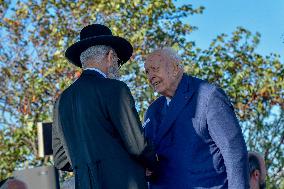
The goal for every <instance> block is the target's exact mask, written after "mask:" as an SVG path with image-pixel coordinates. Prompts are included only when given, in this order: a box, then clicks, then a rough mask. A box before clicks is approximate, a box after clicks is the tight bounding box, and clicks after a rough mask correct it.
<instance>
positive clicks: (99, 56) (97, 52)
mask: <svg viewBox="0 0 284 189" xmlns="http://www.w3.org/2000/svg"><path fill="white" fill-rule="evenodd" d="M110 50H113V52H114V53H116V52H115V51H114V49H113V48H112V47H110V46H106V45H95V46H92V47H89V48H88V49H86V50H85V51H83V52H82V53H81V55H80V61H81V63H82V67H83V68H84V67H87V66H88V65H87V62H88V60H90V59H93V60H94V61H95V62H97V63H100V62H101V61H102V60H103V58H104V57H105V56H106V54H107V53H108V52H109V51H110Z"/></svg>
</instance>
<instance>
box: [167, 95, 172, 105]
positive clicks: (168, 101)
mask: <svg viewBox="0 0 284 189" xmlns="http://www.w3.org/2000/svg"><path fill="white" fill-rule="evenodd" d="M166 100H167V106H168V105H169V104H170V102H171V100H172V99H171V98H169V97H166Z"/></svg>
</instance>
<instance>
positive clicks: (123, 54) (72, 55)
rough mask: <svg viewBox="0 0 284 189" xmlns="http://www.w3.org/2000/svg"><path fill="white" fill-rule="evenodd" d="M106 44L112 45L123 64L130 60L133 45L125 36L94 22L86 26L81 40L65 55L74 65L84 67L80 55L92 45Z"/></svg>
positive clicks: (81, 33) (82, 31)
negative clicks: (119, 35)
mask: <svg viewBox="0 0 284 189" xmlns="http://www.w3.org/2000/svg"><path fill="white" fill-rule="evenodd" d="M95 45H106V46H110V47H112V48H113V49H114V50H115V52H116V54H117V56H118V58H119V61H118V64H119V65H122V64H124V63H125V62H127V61H128V60H129V58H130V57H131V55H132V52H133V47H132V45H131V44H130V43H129V42H128V41H127V40H126V39H124V38H122V37H118V36H113V35H112V32H111V30H110V29H109V28H108V27H106V26H104V25H101V24H92V25H88V26H86V27H84V28H83V29H82V30H81V32H80V41H78V42H76V43H74V44H73V45H71V46H70V47H69V48H68V49H67V50H66V52H65V57H66V58H67V59H68V60H69V61H70V62H71V63H72V64H74V65H76V66H79V67H80V68H81V67H82V63H81V61H80V55H81V53H82V52H83V51H85V50H86V49H88V48H89V47H91V46H95Z"/></svg>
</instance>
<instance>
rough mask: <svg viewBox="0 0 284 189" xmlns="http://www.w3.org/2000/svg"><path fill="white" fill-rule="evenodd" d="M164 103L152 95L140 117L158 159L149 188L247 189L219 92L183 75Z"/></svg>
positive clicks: (236, 130) (242, 154) (236, 129)
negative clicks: (145, 111) (173, 91)
mask: <svg viewBox="0 0 284 189" xmlns="http://www.w3.org/2000/svg"><path fill="white" fill-rule="evenodd" d="M165 103H166V98H165V97H164V96H162V97H160V98H158V99H157V100H156V101H154V102H153V103H152V104H151V105H150V107H149V108H148V110H147V113H146V115H145V122H144V127H145V135H146V137H147V138H149V139H150V140H151V141H153V142H154V144H155V146H156V148H157V149H156V150H157V153H158V155H159V158H160V165H159V167H158V168H157V169H156V175H157V179H156V180H154V181H153V182H151V188H153V189H173V188H177V189H189V188H190V189H191V188H212V189H213V188H214V189H220V188H222V189H223V188H229V189H247V188H248V187H249V186H248V169H247V168H248V162H247V149H246V145H245V141H244V138H243V135H242V132H241V129H240V126H239V124H238V120H237V118H236V116H235V113H234V110H233V106H232V105H231V103H230V101H229V99H228V98H227V96H226V95H225V93H224V92H223V91H222V90H221V89H220V88H218V87H216V86H214V85H211V84H208V83H207V82H205V81H202V80H200V79H197V78H193V77H190V76H187V75H183V77H182V80H181V82H180V83H179V85H178V88H177V91H176V93H175V95H174V97H173V98H172V100H171V102H170V105H169V108H168V110H167V109H166V108H165V106H166V105H165Z"/></svg>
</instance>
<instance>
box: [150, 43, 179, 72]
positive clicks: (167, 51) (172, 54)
mask: <svg viewBox="0 0 284 189" xmlns="http://www.w3.org/2000/svg"><path fill="white" fill-rule="evenodd" d="M154 54H161V55H163V56H166V57H168V58H170V59H171V60H172V61H173V62H175V63H176V64H177V65H178V67H179V68H181V69H183V65H182V64H181V61H182V58H181V56H180V55H179V54H178V53H177V51H175V50H174V49H173V48H172V47H164V48H161V49H156V50H154V51H153V52H152V53H151V55H154Z"/></svg>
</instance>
